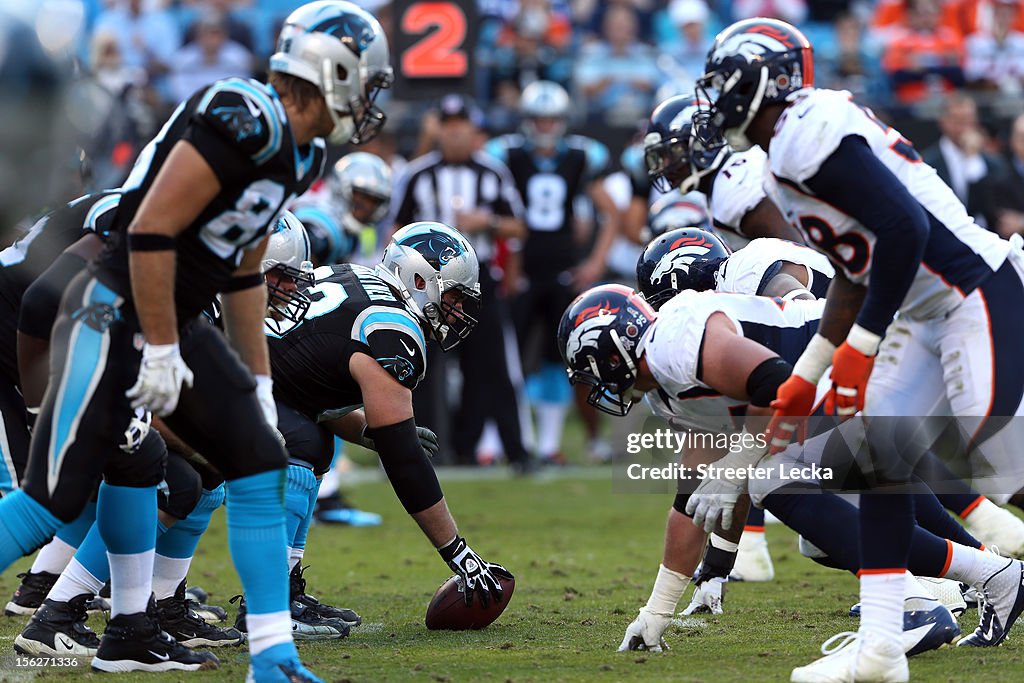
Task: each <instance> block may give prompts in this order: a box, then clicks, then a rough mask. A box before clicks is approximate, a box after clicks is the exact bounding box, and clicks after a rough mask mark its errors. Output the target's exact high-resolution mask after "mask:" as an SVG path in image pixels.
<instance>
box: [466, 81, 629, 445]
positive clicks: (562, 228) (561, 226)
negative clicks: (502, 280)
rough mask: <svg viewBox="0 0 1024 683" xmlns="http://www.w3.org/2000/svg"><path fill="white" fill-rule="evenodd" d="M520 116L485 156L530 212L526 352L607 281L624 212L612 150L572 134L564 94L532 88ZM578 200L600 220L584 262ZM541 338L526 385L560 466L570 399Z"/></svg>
mask: <svg viewBox="0 0 1024 683" xmlns="http://www.w3.org/2000/svg"><path fill="white" fill-rule="evenodd" d="M519 110H520V114H521V116H522V119H523V123H522V131H521V133H517V134H512V135H503V136H501V137H498V138H494V139H493V140H490V141H489V142H488V143H487V145H486V146H485V149H486V150H487V151H488V152H489V153H490V154H491V155H493V156H495V157H496V158H498V159H500V160H501V161H502V162H503V163H504V164H505V165H506V166H508V168H509V171H511V172H512V177H513V179H514V180H515V184H516V187H517V189H518V190H519V194H520V196H522V197H523V202H524V205H525V213H524V219H525V222H526V228H527V231H528V232H527V237H526V240H525V242H524V244H523V247H522V252H521V258H522V264H521V266H522V273H523V275H524V276H525V278H526V280H527V282H528V285H527V289H526V291H525V292H523V293H522V294H520V295H519V297H518V298H517V300H516V302H515V309H516V310H515V313H516V315H515V317H516V320H517V327H518V329H519V336H520V347H521V348H526V347H527V346H528V340H529V338H530V337H531V336H532V334H533V332H534V330H535V329H536V328H537V327H538V326H539V327H540V329H542V330H545V331H548V330H551V329H554V328H555V326H556V325H557V324H558V318H559V316H560V315H561V313H562V311H564V310H565V307H566V306H567V305H568V304H569V302H570V301H571V300H572V293H573V291H576V292H579V291H581V290H583V289H586V288H587V287H589V286H590V285H591V284H593V283H594V282H595V281H597V279H598V278H600V277H601V276H602V275H603V274H604V271H605V261H606V258H607V255H608V249H609V248H610V247H611V244H612V241H613V240H614V239H615V236H616V235H617V234H618V214H619V211H618V208H617V207H616V205H615V203H614V202H613V201H612V199H611V197H610V196H609V194H608V192H607V191H606V190H605V188H604V184H603V183H602V182H601V180H602V179H603V178H604V176H606V175H607V174H608V161H609V156H608V149H607V148H606V147H605V146H604V145H603V144H601V143H600V142H598V141H597V140H594V139H592V138H588V137H584V136H581V135H568V134H567V130H568V119H569V114H570V113H571V101H570V99H569V93H568V92H566V90H565V88H563V87H562V86H560V85H558V84H557V83H554V82H552V81H535V82H534V83H531V84H530V85H528V86H527V87H526V88H525V89H524V90H523V93H522V96H521V97H520V100H519ZM580 197H588V198H589V199H590V201H591V202H592V203H593V205H594V209H595V214H596V215H597V216H600V217H601V221H602V224H601V229H600V231H599V232H598V235H597V238H596V240H595V243H594V247H593V249H592V250H590V251H589V254H586V255H585V254H584V253H582V252H581V249H580V247H579V244H578V239H577V234H576V233H577V221H578V216H577V215H576V211H575V205H576V202H577V200H578V198H580ZM543 339H544V342H543V346H542V349H541V352H540V359H539V363H538V365H539V367H538V368H537V370H536V372H534V373H532V374H531V375H530V376H529V377H528V378H527V392H528V394H530V398H531V403H533V407H534V410H535V411H536V413H537V427H538V429H537V431H538V434H537V441H538V443H537V452H538V456H539V457H540V459H541V462H546V463H552V462H562V461H564V460H563V456H562V454H561V444H562V430H563V428H564V425H565V415H566V411H567V409H568V403H569V399H570V394H569V392H567V391H565V390H564V387H565V383H564V381H563V380H562V377H561V374H562V371H561V362H560V359H559V356H558V350H557V348H555V345H554V340H553V339H551V338H550V337H549V336H548V334H545V335H544V337H543ZM552 378H554V381H551V379H552ZM583 408H584V409H585V410H586V411H587V412H589V413H591V414H592V412H593V411H589V409H587V408H586V406H585V405H584V406H583ZM596 426H597V425H596V421H594V420H589V421H588V425H587V427H588V432H589V436H590V438H591V444H590V446H591V452H592V453H594V454H598V453H600V452H601V451H602V450H604V447H603V446H602V444H600V443H598V442H597V441H596V436H597V431H596Z"/></svg>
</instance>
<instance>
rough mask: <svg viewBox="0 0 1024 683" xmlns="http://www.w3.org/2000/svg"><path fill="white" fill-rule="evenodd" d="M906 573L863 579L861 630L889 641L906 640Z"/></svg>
mask: <svg viewBox="0 0 1024 683" xmlns="http://www.w3.org/2000/svg"><path fill="white" fill-rule="evenodd" d="M906 592H907V578H906V572H905V571H901V572H886V573H884V574H861V575H860V630H861V633H864V632H868V633H870V634H871V635H872V636H876V637H878V638H881V639H882V640H883V642H884V641H886V640H895V641H897V642H899V639H900V638H902V636H903V600H904V598H905V597H906Z"/></svg>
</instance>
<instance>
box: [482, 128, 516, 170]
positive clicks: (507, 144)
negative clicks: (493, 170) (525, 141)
mask: <svg viewBox="0 0 1024 683" xmlns="http://www.w3.org/2000/svg"><path fill="white" fill-rule="evenodd" d="M515 137H516V136H515V135H512V134H509V135H499V136H498V137H496V138H491V139H490V140H488V141H487V142H486V143H484V151H485V152H487V153H488V154H490V155H491V156H492V157H494V158H495V159H498V160H500V161H501V162H502V163H508V151H509V150H510V149H512V148H513V147H518V146H521V143H522V141H521V140H520V144H519V145H517V144H516V140H515Z"/></svg>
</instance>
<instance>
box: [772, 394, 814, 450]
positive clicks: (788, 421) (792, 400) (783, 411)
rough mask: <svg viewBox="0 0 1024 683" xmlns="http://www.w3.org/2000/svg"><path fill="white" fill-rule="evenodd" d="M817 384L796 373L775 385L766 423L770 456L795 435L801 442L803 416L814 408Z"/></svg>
mask: <svg viewBox="0 0 1024 683" xmlns="http://www.w3.org/2000/svg"><path fill="white" fill-rule="evenodd" d="M816 391H817V387H815V386H814V385H813V384H811V383H810V382H808V381H807V380H806V379H804V378H803V377H800V376H799V375H795V374H794V375H790V376H789V379H787V380H786V381H785V382H783V383H782V384H781V385H779V389H778V391H777V392H776V394H775V400H774V401H772V403H771V408H772V410H774V411H775V412H774V414H773V415H772V419H771V421H770V422H769V423H768V445H769V450H768V452H769V453H771V454H772V455H774V454H776V453H781V452H782V451H784V450H786V446H788V445H789V444H790V442H791V441H792V440H793V437H794V436H795V437H796V438H797V440H798V441H800V443H803V441H804V437H805V435H806V431H807V416H808V415H810V414H811V413H812V412H813V411H814V395H815V392H816Z"/></svg>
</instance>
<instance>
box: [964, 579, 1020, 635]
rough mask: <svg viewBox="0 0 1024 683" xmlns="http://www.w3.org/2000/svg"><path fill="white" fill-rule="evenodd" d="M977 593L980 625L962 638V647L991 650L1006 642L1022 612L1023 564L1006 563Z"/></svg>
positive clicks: (976, 586) (979, 587)
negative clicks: (987, 648)
mask: <svg viewBox="0 0 1024 683" xmlns="http://www.w3.org/2000/svg"><path fill="white" fill-rule="evenodd" d="M975 588H978V589H979V593H980V595H979V600H980V602H979V605H978V611H979V612H980V613H981V623H980V624H978V628H976V629H975V630H974V633H972V634H970V635H968V636H966V637H964V638H961V639H960V642H958V643H957V645H958V646H961V647H993V646H995V645H999V644H1001V643H1002V642H1003V640H1005V639H1006V636H1007V634H1008V633H1009V632H1010V627H1011V626H1013V623H1014V622H1015V621H1017V617H1019V616H1020V614H1021V612H1024V562H1021V561H1020V560H1013V559H1007V560H1006V565H1005V566H1004V567H1003V568H1002V569H1000V570H999V571H997V572H996V573H994V574H993V575H992V576H990V577H989V578H988V579H987V580H986V581H985V582H984V583H983V584H981V585H980V586H978V585H977V584H975Z"/></svg>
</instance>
